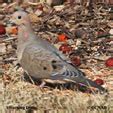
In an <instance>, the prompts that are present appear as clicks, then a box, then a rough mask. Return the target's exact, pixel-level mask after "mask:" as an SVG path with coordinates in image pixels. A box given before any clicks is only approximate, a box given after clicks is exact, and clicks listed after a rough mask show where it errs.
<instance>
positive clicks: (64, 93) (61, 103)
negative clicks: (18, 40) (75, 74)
mask: <svg viewBox="0 0 113 113" xmlns="http://www.w3.org/2000/svg"><path fill="white" fill-rule="evenodd" d="M7 74H10V76H11V78H12V81H11V82H10V83H9V84H8V85H6V87H5V88H4V89H3V90H2V97H1V98H0V99H1V100H2V101H0V104H1V105H4V106H1V107H2V109H4V108H6V107H14V108H16V107H22V109H23V107H28V106H29V107H36V108H37V109H38V110H41V109H42V110H48V111H51V112H52V110H53V113H55V112H56V111H54V110H59V109H60V111H57V112H58V113H60V112H61V111H62V112H63V113H65V112H66V111H65V110H67V113H68V111H70V112H71V111H79V112H80V113H82V112H83V111H84V112H92V113H97V112H100V113H104V112H105V113H107V112H108V113H110V112H111V113H112V107H111V106H112V105H113V101H112V100H111V97H110V95H108V94H88V93H82V92H79V91H72V90H67V89H62V90H60V89H57V88H56V89H50V88H40V87H38V86H36V85H33V84H30V83H27V82H24V81H22V80H21V75H22V69H21V68H20V69H19V70H16V69H15V68H14V67H13V66H12V67H10V69H9V71H7ZM1 102H2V103H1ZM3 107H4V108H3ZM3 113H4V112H3ZM40 113H41V111H40Z"/></svg>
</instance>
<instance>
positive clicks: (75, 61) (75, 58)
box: [71, 56, 81, 66]
mask: <svg viewBox="0 0 113 113" xmlns="http://www.w3.org/2000/svg"><path fill="white" fill-rule="evenodd" d="M71 62H72V64H74V65H76V66H80V65H81V61H80V57H77V56H75V57H72V58H71Z"/></svg>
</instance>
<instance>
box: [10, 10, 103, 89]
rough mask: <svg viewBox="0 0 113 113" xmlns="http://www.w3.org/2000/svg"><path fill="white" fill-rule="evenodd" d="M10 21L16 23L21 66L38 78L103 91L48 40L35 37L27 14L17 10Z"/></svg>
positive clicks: (18, 54)
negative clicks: (82, 85)
mask: <svg viewBox="0 0 113 113" xmlns="http://www.w3.org/2000/svg"><path fill="white" fill-rule="evenodd" d="M11 20H12V22H14V23H16V24H17V25H18V30H19V31H18V45H17V56H18V60H19V62H20V64H21V66H22V68H23V69H24V70H25V71H26V72H27V73H28V74H29V75H30V76H33V77H35V78H38V79H42V80H45V79H50V80H52V81H56V80H59V81H63V82H74V83H83V84H85V85H87V86H92V87H95V88H98V89H99V90H101V91H105V89H104V88H103V87H101V86H100V85H97V84H96V83H95V82H93V81H91V80H89V79H87V78H86V77H85V76H84V73H83V72H82V71H80V70H79V69H77V68H76V67H74V66H73V65H71V64H70V63H69V62H70V61H69V60H68V59H67V57H66V56H64V55H63V54H62V53H60V52H59V51H58V50H57V49H56V48H55V47H54V46H53V45H51V44H50V43H49V42H47V41H45V40H43V39H41V38H39V37H37V36H36V35H35V33H34V32H33V30H32V28H31V24H30V20H29V17H28V15H27V14H26V13H25V12H23V11H17V12H15V13H14V14H13V16H12V19H11Z"/></svg>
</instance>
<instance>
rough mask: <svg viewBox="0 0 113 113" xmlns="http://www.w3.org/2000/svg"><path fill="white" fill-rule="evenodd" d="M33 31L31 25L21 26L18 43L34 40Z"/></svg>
mask: <svg viewBox="0 0 113 113" xmlns="http://www.w3.org/2000/svg"><path fill="white" fill-rule="evenodd" d="M33 35H34V33H33V30H32V28H31V25H30V24H28V25H21V26H19V28H18V41H19V42H20V43H26V42H28V41H29V40H31V38H33Z"/></svg>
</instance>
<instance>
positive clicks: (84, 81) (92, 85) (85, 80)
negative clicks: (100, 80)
mask: <svg viewBox="0 0 113 113" xmlns="http://www.w3.org/2000/svg"><path fill="white" fill-rule="evenodd" d="M80 83H82V84H84V85H86V86H89V87H94V88H97V89H99V91H101V92H107V90H106V89H105V88H103V87H102V86H101V85H98V84H97V83H95V82H94V81H92V80H90V79H87V78H85V79H84V80H83V81H80Z"/></svg>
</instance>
